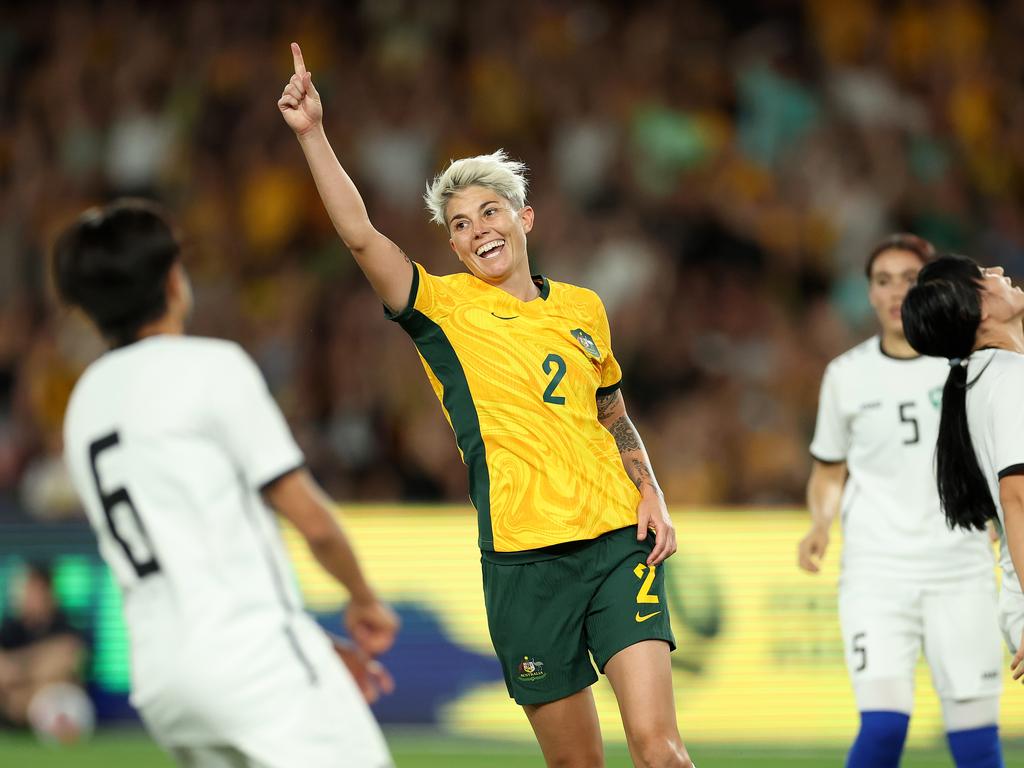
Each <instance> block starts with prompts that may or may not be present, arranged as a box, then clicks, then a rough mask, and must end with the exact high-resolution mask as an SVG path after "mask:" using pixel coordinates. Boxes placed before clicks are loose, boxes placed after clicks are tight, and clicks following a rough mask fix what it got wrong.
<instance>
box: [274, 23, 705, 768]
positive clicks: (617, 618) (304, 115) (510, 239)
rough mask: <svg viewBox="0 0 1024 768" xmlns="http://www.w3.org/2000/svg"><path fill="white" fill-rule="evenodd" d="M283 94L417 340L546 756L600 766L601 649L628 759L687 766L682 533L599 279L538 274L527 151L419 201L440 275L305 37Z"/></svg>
mask: <svg viewBox="0 0 1024 768" xmlns="http://www.w3.org/2000/svg"><path fill="white" fill-rule="evenodd" d="M292 55H293V58H294V64H295V75H294V76H293V77H292V78H291V80H290V81H289V83H288V85H287V86H286V87H285V89H284V92H283V93H282V95H281V98H280V100H279V101H278V107H279V108H280V110H281V113H282V115H283V116H284V119H285V121H286V122H287V123H288V125H289V126H290V127H291V128H292V130H293V131H294V132H295V134H296V136H297V137H298V140H299V144H300V145H301V147H302V150H303V152H304V154H305V156H306V160H307V161H308V163H309V167H310V170H311V171H312V173H313V178H314V179H315V181H316V185H317V189H318V190H319V192H320V196H321V198H322V199H323V202H324V206H325V207H326V209H327V212H328V213H329V215H330V217H331V220H332V221H333V222H334V226H335V228H336V229H337V231H338V234H339V235H340V236H341V238H342V240H344V242H345V244H346V246H348V248H349V250H350V251H351V252H352V255H353V257H354V258H355V260H356V262H357V263H358V264H359V266H360V268H361V269H362V270H363V273H364V274H365V275H366V277H367V279H368V280H369V281H370V283H371V285H372V286H373V288H374V290H375V291H376V292H377V294H378V295H379V296H380V298H381V299H382V300H383V302H384V304H385V305H386V307H387V311H388V316H389V317H390V318H391V319H393V320H395V321H397V322H398V323H399V324H400V325H401V326H402V327H403V328H404V329H405V330H406V332H407V333H409V335H410V336H411V337H412V339H413V341H414V342H415V344H416V348H417V351H418V352H419V354H420V357H421V360H422V362H423V366H424V369H425V370H426V373H427V377H428V379H429V380H430V383H431V386H432V387H433V388H434V392H435V393H436V394H437V397H438V399H439V400H440V401H441V405H442V408H443V410H444V413H445V416H446V418H447V419H448V421H449V423H450V424H451V426H452V429H453V431H454V432H455V438H456V442H457V444H458V447H459V450H460V452H461V454H462V458H463V461H464V462H465V464H466V466H467V468H468V470H469V481H470V496H471V498H472V501H473V504H474V506H475V507H476V510H477V514H478V522H479V532H480V536H479V544H480V550H481V555H482V556H481V564H482V568H483V582H484V596H485V602H486V606H487V618H488V626H489V628H490V632H491V639H492V641H493V643H494V648H495V651H496V653H497V654H498V658H499V660H500V661H501V664H502V668H503V671H504V675H505V682H506V685H507V686H508V690H509V695H510V696H512V697H513V698H515V700H516V701H517V702H518V703H519V704H521V705H523V708H524V709H525V711H526V715H527V717H528V718H529V720H530V724H531V725H532V726H533V729H534V732H535V733H536V735H537V740H538V741H539V743H540V746H541V749H542V751H543V753H544V757H545V759H546V761H547V763H548V765H552V766H554V765H557V766H580V767H581V768H583V767H586V768H593V767H594V766H602V765H603V764H604V757H603V749H602V743H601V733H600V729H599V726H598V720H597V711H596V708H595V706H594V698H593V695H592V693H591V691H590V685H591V684H593V683H594V682H595V681H596V680H597V674H596V673H595V671H594V668H593V665H592V664H591V662H590V655H591V654H593V657H594V660H595V662H596V663H597V667H598V669H599V670H601V671H602V672H604V673H605V674H606V675H607V676H608V679H609V681H610V682H611V684H612V687H613V689H614V691H615V695H616V697H617V699H618V703H619V709H620V711H621V713H622V721H623V726H624V728H625V732H626V737H627V741H628V743H629V749H630V753H631V755H632V757H633V762H634V763H635V764H636V765H642V766H658V768H662V767H664V768H667V767H668V766H672V767H673V768H677V767H678V768H687V767H689V766H692V763H691V762H690V759H689V757H688V755H687V753H686V749H685V747H684V746H683V742H682V739H681V738H680V736H679V731H678V728H677V726H676V716H675V703H674V700H673V691H672V675H671V669H670V665H669V652H670V651H671V650H672V649H673V648H674V647H675V641H674V638H673V636H672V630H671V626H670V623H669V616H668V606H667V604H666V600H665V581H664V572H663V570H662V567H661V563H662V562H663V561H664V560H665V558H667V557H669V556H670V555H672V554H673V553H674V552H675V550H676V537H675V530H674V528H673V526H672V521H671V519H670V517H669V514H668V510H667V509H666V507H665V501H664V497H663V496H662V493H661V491H660V489H659V488H658V484H657V481H656V480H655V478H654V472H653V470H652V469H651V464H650V460H649V459H648V456H647V452H646V450H645V449H644V446H643V443H642V442H641V440H640V437H639V435H638V434H637V432H636V429H635V428H634V427H633V424H632V423H631V422H630V420H629V417H628V416H627V415H626V408H625V405H624V403H623V399H622V395H621V393H620V391H619V380H620V378H621V371H620V369H619V366H618V363H617V362H616V361H615V358H614V356H613V355H612V352H611V339H610V333H609V329H608V318H607V316H606V314H605V310H604V307H603V305H602V304H601V301H600V299H599V298H598V297H597V296H596V295H595V294H594V293H593V292H592V291H588V290H586V289H583V288H578V287H576V286H573V285H568V284H565V283H557V282H554V281H551V280H548V279H546V278H544V277H541V276H537V275H533V276H531V274H530V266H529V261H528V258H527V249H526V236H527V234H528V233H529V232H530V230H531V229H532V227H533V222H534V212H533V209H532V208H531V207H530V206H528V205H526V181H525V179H524V176H523V173H524V171H525V167H524V166H523V165H522V164H521V163H517V162H513V161H510V160H508V159H507V158H506V157H505V155H504V153H503V152H501V151H499V152H496V153H494V154H493V155H484V156H481V157H475V158H466V159H463V160H458V161H456V162H453V163H452V164H451V165H450V166H449V167H448V168H447V169H446V170H445V171H444V172H443V173H442V174H440V175H439V176H438V177H437V178H436V179H435V180H434V182H433V184H431V185H430V186H429V187H428V191H427V195H426V200H427V206H428V208H429V210H430V212H431V214H432V217H433V219H434V221H436V222H437V223H438V224H440V225H442V226H444V227H445V228H446V229H447V231H448V236H449V244H450V246H451V248H452V250H453V251H454V252H455V254H456V256H458V258H459V260H460V261H461V262H462V263H463V264H464V265H465V267H466V268H467V270H468V272H462V273H459V274H453V275H447V276H444V277H437V276H434V275H431V274H429V273H427V272H426V271H425V270H424V269H423V267H421V266H420V265H418V264H415V263H413V262H411V261H410V260H409V259H408V257H406V255H405V254H404V253H403V252H402V251H401V249H399V247H398V246H397V245H395V244H394V243H393V242H391V240H389V239H388V238H387V237H385V236H384V235H382V234H380V233H379V232H377V230H376V229H374V227H373V225H372V224H371V223H370V220H369V217H368V216H367V212H366V207H365V206H364V204H363V201H362V198H361V197H360V195H359V191H358V190H357V189H356V187H355V185H354V184H353V183H352V181H351V179H350V178H349V177H348V175H347V174H346V173H345V171H344V169H343V168H342V167H341V165H340V164H339V162H338V160H337V158H336V156H335V155H334V151H333V150H332V149H331V146H330V144H329V142H328V141H327V137H326V135H325V134H324V130H323V126H322V117H323V110H322V107H321V104H320V97H319V95H318V94H317V91H316V88H315V87H314V86H313V82H312V78H311V76H310V74H309V73H308V72H307V71H306V69H305V65H304V64H303V61H302V53H301V51H300V50H299V47H298V45H296V44H294V43H293V44H292Z"/></svg>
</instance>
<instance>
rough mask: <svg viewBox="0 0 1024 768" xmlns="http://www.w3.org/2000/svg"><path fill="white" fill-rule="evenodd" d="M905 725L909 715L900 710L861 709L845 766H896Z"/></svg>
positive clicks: (905, 735) (898, 761)
mask: <svg viewBox="0 0 1024 768" xmlns="http://www.w3.org/2000/svg"><path fill="white" fill-rule="evenodd" d="M909 726H910V715H907V714H904V713H903V712H861V713H860V732H858V733H857V740H856V741H855V742H853V746H852V747H850V754H849V755H847V757H846V768H899V764H900V756H901V755H902V754H903V742H905V741H906V740H907V728H908V727H909Z"/></svg>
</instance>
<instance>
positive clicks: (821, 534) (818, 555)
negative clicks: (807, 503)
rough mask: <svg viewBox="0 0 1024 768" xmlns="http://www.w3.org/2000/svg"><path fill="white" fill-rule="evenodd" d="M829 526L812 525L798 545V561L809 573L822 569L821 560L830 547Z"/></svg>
mask: <svg viewBox="0 0 1024 768" xmlns="http://www.w3.org/2000/svg"><path fill="white" fill-rule="evenodd" d="M828 538H829V537H828V528H822V527H820V526H811V530H810V531H809V532H808V534H807V535H806V536H804V537H803V538H802V539H800V544H798V545H797V562H798V563H799V565H800V567H801V568H803V569H804V570H805V571H807V572H808V573H818V572H819V571H821V561H822V560H824V558H825V551H826V550H827V549H828Z"/></svg>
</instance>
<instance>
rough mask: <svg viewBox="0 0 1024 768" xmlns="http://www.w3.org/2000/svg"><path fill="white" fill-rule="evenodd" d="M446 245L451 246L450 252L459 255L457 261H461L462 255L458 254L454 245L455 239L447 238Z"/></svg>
mask: <svg viewBox="0 0 1024 768" xmlns="http://www.w3.org/2000/svg"><path fill="white" fill-rule="evenodd" d="M448 245H449V246H451V249H452V253H454V254H455V255H456V256H458V257H459V261H462V256H461V255H460V254H459V249H458V248H456V247H455V241H454V240H452V239H450V238H449V240H448Z"/></svg>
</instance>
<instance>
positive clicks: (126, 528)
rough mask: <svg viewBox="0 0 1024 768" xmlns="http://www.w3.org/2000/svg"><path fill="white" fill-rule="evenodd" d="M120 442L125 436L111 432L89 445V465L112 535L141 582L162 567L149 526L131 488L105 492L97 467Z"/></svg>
mask: <svg viewBox="0 0 1024 768" xmlns="http://www.w3.org/2000/svg"><path fill="white" fill-rule="evenodd" d="M120 442H121V437H120V435H118V433H117V432H111V433H110V434H109V435H105V436H103V437H101V438H100V439H99V440H94V441H93V442H92V443H90V444H89V465H90V466H91V467H92V479H93V480H94V481H95V483H96V494H97V495H98V496H99V497H100V503H101V504H102V505H103V513H104V515H105V516H106V518H107V525H108V526H110V535H111V536H113V537H114V540H115V541H117V543H118V544H120V545H121V549H122V550H124V554H125V557H126V558H128V562H129V563H131V565H132V568H133V569H134V570H135V574H136V575H137V576H138V577H139V578H140V579H141V578H143V577H144V576H148V575H149V574H151V573H156V572H157V571H159V570H160V564H159V563H158V562H157V560H156V556H155V555H154V554H153V546H152V544H151V543H150V540H149V536H148V535H147V534H146V526H144V525H143V524H142V518H141V517H139V510H138V509H137V508H136V507H135V503H134V502H133V501H132V497H131V496H129V495H128V489H127V488H124V487H123V486H122V487H121V488H116V489H114V490H113V491H110V492H107V491H104V490H103V483H101V482H100V471H99V469H98V468H97V466H96V462H97V460H98V459H99V456H100V454H101V453H103V452H104V451H106V450H109V449H111V448H114V447H116V446H117V445H119V444H120ZM119 507H120V510H119V509H118V508H119ZM125 510H126V511H127V514H121V515H118V514H116V512H118V511H121V512H124V511H125Z"/></svg>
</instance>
